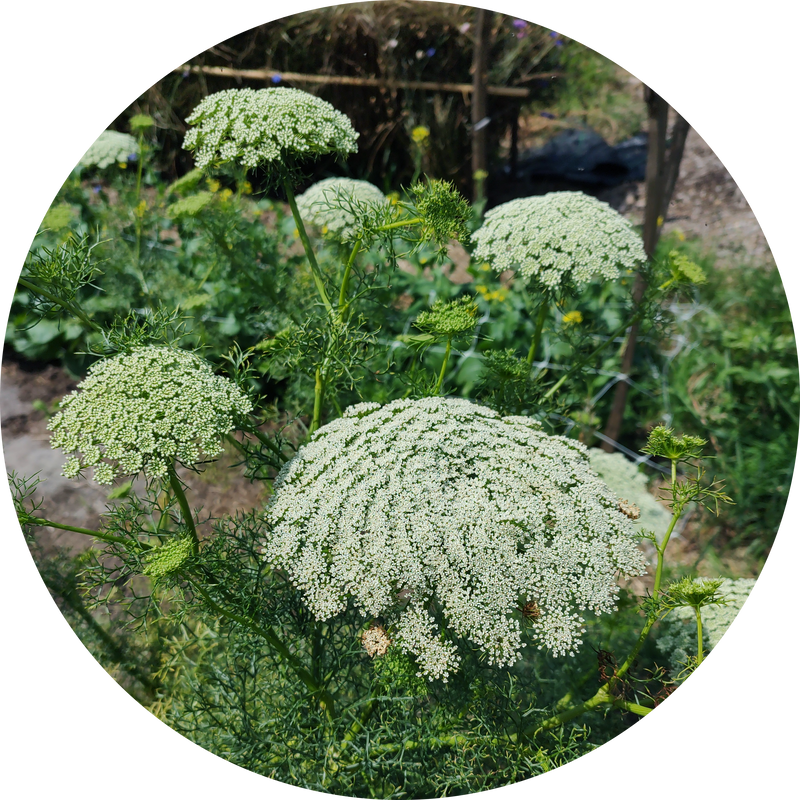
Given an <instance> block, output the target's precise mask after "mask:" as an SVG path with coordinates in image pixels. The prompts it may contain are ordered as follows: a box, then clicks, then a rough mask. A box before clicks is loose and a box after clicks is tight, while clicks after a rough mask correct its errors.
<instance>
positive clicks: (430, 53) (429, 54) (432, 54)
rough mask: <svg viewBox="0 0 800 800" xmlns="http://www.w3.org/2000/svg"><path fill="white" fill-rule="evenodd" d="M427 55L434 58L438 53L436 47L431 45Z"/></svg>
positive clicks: (426, 52)
mask: <svg viewBox="0 0 800 800" xmlns="http://www.w3.org/2000/svg"><path fill="white" fill-rule="evenodd" d="M425 55H426V56H428V58H433V57H434V56H435V55H436V48H435V47H429V48H428V49H427V50H426V51H425Z"/></svg>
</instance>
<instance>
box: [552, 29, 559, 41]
mask: <svg viewBox="0 0 800 800" xmlns="http://www.w3.org/2000/svg"><path fill="white" fill-rule="evenodd" d="M558 37H559V34H558V33H556V32H555V31H550V38H551V39H558Z"/></svg>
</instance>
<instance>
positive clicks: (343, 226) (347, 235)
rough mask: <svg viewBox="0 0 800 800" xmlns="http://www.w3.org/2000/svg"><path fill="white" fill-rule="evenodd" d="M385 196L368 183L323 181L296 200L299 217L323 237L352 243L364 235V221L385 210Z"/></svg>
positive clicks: (349, 180)
mask: <svg viewBox="0 0 800 800" xmlns="http://www.w3.org/2000/svg"><path fill="white" fill-rule="evenodd" d="M388 204H389V201H388V200H387V198H386V195H384V193H383V192H382V191H381V190H380V189H379V188H378V187H377V186H373V185H372V184H371V183H368V182H367V181H356V180H352V179H350V178H326V179H325V180H322V181H319V182H318V183H315V184H314V185H313V186H311V187H310V188H309V189H308V190H307V191H306V192H304V193H303V194H301V195H300V196H299V197H298V198H297V208H298V210H299V212H300V216H301V217H302V218H303V219H304V220H306V222H310V223H312V224H313V225H316V226H317V227H318V228H319V229H320V230H321V231H322V234H323V235H324V236H328V237H330V238H331V239H337V240H338V241H340V242H352V241H355V240H356V239H358V238H360V237H361V236H362V235H363V232H364V222H367V223H368V227H369V221H370V220H372V219H373V218H374V217H375V216H376V213H377V214H380V212H381V211H384V210H385V209H386V208H387V207H388Z"/></svg>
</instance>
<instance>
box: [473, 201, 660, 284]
mask: <svg viewBox="0 0 800 800" xmlns="http://www.w3.org/2000/svg"><path fill="white" fill-rule="evenodd" d="M472 241H473V242H474V243H475V244H476V245H477V247H476V248H475V251H474V253H473V258H475V259H478V260H483V261H488V262H489V263H490V264H491V265H492V268H493V269H494V270H495V271H496V272H504V271H505V270H508V269H511V270H515V271H516V273H517V275H518V276H519V278H521V279H522V282H523V284H525V285H528V284H533V285H536V286H537V288H541V289H546V290H551V291H554V290H556V289H559V288H562V289H580V288H581V287H582V286H583V285H585V284H586V283H588V282H589V281H590V280H591V279H592V278H593V277H594V276H595V275H599V276H600V277H602V278H605V279H607V280H614V279H615V278H618V277H619V276H620V271H621V270H637V269H639V268H640V267H641V266H642V265H643V264H644V263H645V261H646V260H647V257H646V255H645V252H644V245H643V244H642V240H641V237H640V236H639V235H638V234H637V233H636V231H634V230H633V227H632V226H631V224H630V223H629V222H628V221H627V220H626V219H625V218H624V217H622V216H621V215H620V214H618V213H617V212H616V211H614V209H613V208H611V206H610V205H608V203H603V202H601V201H600V200H596V199H595V198H594V197H589V196H588V195H585V194H583V193H582V192H551V193H550V194H546V195H542V196H541V197H525V198H521V199H519V200H512V201H511V202H509V203H503V205H500V206H497V208H493V209H492V210H491V211H489V213H488V214H487V215H486V219H485V221H484V223H483V225H482V226H481V227H480V228H479V229H478V230H477V231H475V233H474V234H473V235H472Z"/></svg>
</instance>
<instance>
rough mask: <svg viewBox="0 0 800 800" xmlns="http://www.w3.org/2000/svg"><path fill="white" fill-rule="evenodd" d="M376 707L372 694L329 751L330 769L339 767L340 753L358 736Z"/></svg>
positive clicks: (376, 701)
mask: <svg viewBox="0 0 800 800" xmlns="http://www.w3.org/2000/svg"><path fill="white" fill-rule="evenodd" d="M377 707H378V700H377V698H376V697H375V696H374V694H373V695H372V696H371V697H370V699H369V700H368V701H367V704H366V705H365V706H364V710H363V711H362V712H361V714H359V716H358V717H357V718H356V719H355V720H353V724H352V725H351V726H350V727H349V728H348V729H347V733H345V735H344V736H343V737H342V741H341V742H339V746H338V747H337V748H336V749H335V750H332V751H331V752H330V758H331V771H332V772H334V773H335V772H337V771H338V769H339V761H341V758H342V754H343V753H344V751H345V749H346V748H347V745H349V744H350V742H352V741H353V739H355V738H356V736H358V734H359V733H361V731H362V730H363V729H364V726H365V725H366V724H367V722H369V719H370V717H371V716H372V715H373V714H374V713H375V709H376V708H377Z"/></svg>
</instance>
